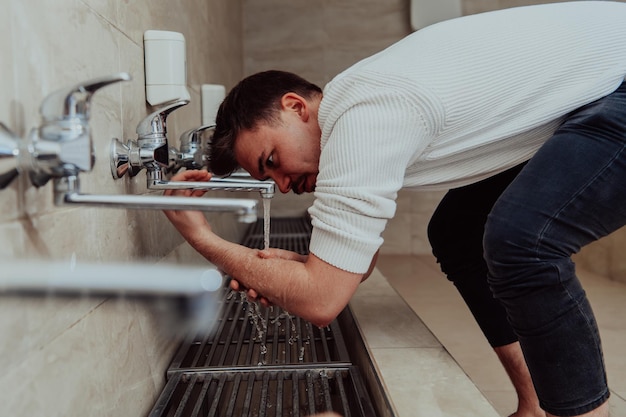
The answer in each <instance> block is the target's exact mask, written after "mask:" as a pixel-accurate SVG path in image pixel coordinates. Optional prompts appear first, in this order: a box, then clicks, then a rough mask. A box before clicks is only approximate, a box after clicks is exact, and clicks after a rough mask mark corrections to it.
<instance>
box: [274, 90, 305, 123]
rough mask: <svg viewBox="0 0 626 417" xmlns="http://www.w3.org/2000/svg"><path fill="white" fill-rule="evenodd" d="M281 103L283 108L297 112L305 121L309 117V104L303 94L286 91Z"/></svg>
mask: <svg viewBox="0 0 626 417" xmlns="http://www.w3.org/2000/svg"><path fill="white" fill-rule="evenodd" d="M280 103H281V105H282V108H283V110H286V111H293V112H295V113H296V114H297V115H298V116H299V117H300V119H302V121H303V122H306V121H307V120H308V119H309V104H308V103H307V101H306V99H305V98H304V97H302V96H301V95H299V94H296V93H293V92H289V93H285V94H284V95H283V96H282V98H281V99H280Z"/></svg>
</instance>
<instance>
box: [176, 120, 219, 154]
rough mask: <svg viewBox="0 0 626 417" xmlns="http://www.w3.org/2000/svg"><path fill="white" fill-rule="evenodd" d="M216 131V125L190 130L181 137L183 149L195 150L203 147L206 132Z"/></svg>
mask: <svg viewBox="0 0 626 417" xmlns="http://www.w3.org/2000/svg"><path fill="white" fill-rule="evenodd" d="M209 129H215V125H213V124H211V125H204V126H200V127H198V128H195V129H189V130H188V131H186V132H184V133H183V134H182V135H180V147H181V149H195V148H198V147H201V146H202V133H204V131H205V130H209Z"/></svg>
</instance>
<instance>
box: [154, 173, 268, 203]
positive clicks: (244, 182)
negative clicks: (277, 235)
mask: <svg viewBox="0 0 626 417" xmlns="http://www.w3.org/2000/svg"><path fill="white" fill-rule="evenodd" d="M149 174H152V175H148V188H149V189H151V190H182V189H192V190H202V191H245V192H255V191H256V192H259V193H260V194H261V197H262V198H272V197H274V193H275V192H276V183H274V181H271V180H268V181H258V180H255V179H235V178H211V180H209V181H204V182H201V181H166V180H163V179H162V177H161V173H160V171H156V172H150V173H149Z"/></svg>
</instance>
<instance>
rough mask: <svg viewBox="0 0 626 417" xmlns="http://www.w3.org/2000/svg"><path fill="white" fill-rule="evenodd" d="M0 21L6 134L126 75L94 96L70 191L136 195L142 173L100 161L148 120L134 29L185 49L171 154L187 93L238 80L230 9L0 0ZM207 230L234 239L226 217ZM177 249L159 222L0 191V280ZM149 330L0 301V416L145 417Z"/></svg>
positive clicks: (104, 310) (143, 214)
mask: <svg viewBox="0 0 626 417" xmlns="http://www.w3.org/2000/svg"><path fill="white" fill-rule="evenodd" d="M0 10H1V13H0V27H1V28H2V36H0V56H1V57H2V59H1V60H0V91H2V92H3V94H2V96H1V98H0V122H2V123H4V124H5V125H7V126H8V127H9V128H10V129H12V130H13V131H14V132H16V133H17V134H18V135H20V136H22V137H23V136H24V135H25V134H26V133H27V132H28V131H29V130H30V129H31V128H33V127H35V126H37V125H38V124H39V121H40V116H39V113H38V109H39V105H40V103H41V102H42V100H43V98H44V97H45V96H46V95H48V94H49V93H51V92H52V91H55V90H57V89H60V88H64V87H69V86H71V85H74V84H76V83H78V82H80V81H83V80H88V79H91V78H94V77H100V76H104V75H109V74H113V73H117V72H120V71H126V72H129V73H130V74H131V75H132V77H133V81H132V82H127V83H123V84H118V85H114V86H110V87H107V88H105V89H103V90H101V91H99V92H97V93H96V95H95V96H94V98H93V102H92V108H91V111H92V120H91V126H92V129H93V136H94V148H95V155H96V165H95V167H94V170H93V172H90V173H83V174H81V185H82V187H81V188H82V191H83V192H88V193H97V194H127V193H132V194H144V193H146V192H147V191H146V187H145V174H144V173H140V174H139V175H137V176H136V177H135V178H133V179H129V178H125V179H123V180H118V181H114V180H113V179H112V177H111V174H110V171H109V160H108V146H109V143H110V140H111V138H113V137H118V138H123V139H134V138H136V134H135V128H136V126H137V124H138V123H139V122H140V121H141V120H142V119H143V118H144V117H145V116H146V115H147V114H149V113H150V112H152V111H153V110H154V109H152V108H150V107H148V106H147V103H146V102H145V93H144V86H143V83H144V75H143V41H142V37H143V32H144V31H145V30H148V29H160V30H172V31H177V32H182V33H183V34H184V35H185V38H186V40H187V64H188V84H189V89H190V93H191V97H192V102H191V104H189V105H188V106H186V107H184V108H181V109H179V110H177V111H175V112H174V113H172V115H171V116H170V117H169V118H168V130H169V138H170V141H171V142H172V144H173V145H174V146H177V145H178V137H179V135H180V134H181V133H182V132H183V131H184V130H187V129H189V128H191V127H195V126H199V125H200V124H201V119H200V114H201V113H200V109H201V107H200V101H199V93H200V84H202V83H218V84H224V85H226V86H227V88H230V87H232V86H233V85H234V84H235V83H236V82H237V81H238V80H239V79H240V78H241V77H242V75H243V69H242V29H241V24H242V19H241V13H242V11H241V10H242V9H241V2H240V1H238V0H235V1H232V0H231V1H222V0H208V1H207V0H180V1H176V2H171V1H166V0H55V1H48V0H28V1H20V0H0ZM211 221H212V223H213V224H214V226H215V228H216V230H217V231H218V233H220V234H222V235H223V236H224V237H226V238H229V239H232V240H237V239H238V238H239V236H240V234H241V228H240V227H239V225H237V224H236V222H235V219H234V217H233V216H232V215H230V214H222V215H214V216H211ZM181 242H182V239H181V238H180V237H179V236H178V234H177V232H176V231H175V230H174V229H173V228H172V227H171V226H170V225H169V223H168V222H167V221H166V219H165V217H164V216H163V214H162V213H160V212H149V211H126V210H116V209H96V208H82V207H81V208H75V207H74V208H68V207H55V206H54V205H53V204H52V193H51V184H48V185H46V186H44V187H41V188H40V189H36V188H34V187H32V186H31V185H30V184H29V182H28V181H27V179H26V178H25V177H24V178H19V180H18V181H17V182H14V183H13V184H11V185H10V186H9V187H8V188H7V189H5V190H0V265H2V266H0V271H1V272H0V274H7V273H10V272H9V270H8V265H9V263H10V261H11V260H12V259H13V258H25V259H31V258H37V259H42V258H43V259H54V260H69V259H70V257H72V256H75V257H76V259H77V260H78V261H79V262H81V261H94V262H111V261H141V262H155V261H157V260H160V259H162V258H163V257H164V256H165V255H167V254H169V253H173V254H174V255H171V256H170V258H168V259H167V260H168V261H170V260H171V261H173V262H186V261H189V259H192V258H190V257H188V256H185V257H183V256H180V254H179V253H178V252H179V251H180V248H181ZM175 249H176V251H174V250H175ZM192 261H193V262H196V263H197V262H203V260H202V259H200V258H199V257H196V258H193V259H192ZM85 279H86V280H87V279H89V277H85ZM162 319H163V318H162V317H159V316H156V315H155V314H154V312H153V310H152V309H151V308H149V305H147V304H146V303H141V302H138V301H132V300H117V299H74V298H42V299H35V298H18V297H2V298H0V365H1V367H2V369H3V372H2V374H1V375H0V415H2V416H14V417H18V416H44V415H45V416H47V417H50V416H87V415H88V416H111V415H119V416H143V415H147V412H148V411H149V410H150V409H151V407H152V405H153V403H154V400H155V398H156V396H157V395H158V394H159V393H160V390H161V389H162V386H163V382H164V370H165V367H166V365H167V364H168V362H169V360H170V359H171V356H172V354H173V349H175V347H176V345H177V343H178V340H177V339H176V338H174V337H172V334H171V333H170V332H169V331H167V330H166V329H165V328H164V326H163V321H162Z"/></svg>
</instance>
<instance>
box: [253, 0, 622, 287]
mask: <svg viewBox="0 0 626 417" xmlns="http://www.w3.org/2000/svg"><path fill="white" fill-rule="evenodd" d="M540 3H548V1H537V0H534V1H533V0H463V2H462V6H463V13H464V14H473V13H479V12H486V11H490V10H496V9H502V8H508V7H515V6H524V5H531V4H540ZM409 9H410V1H408V0H390V1H384V2H383V1H376V0H351V1H347V0H346V1H336V0H335V1H332V0H324V1H316V2H311V1H308V0H264V1H253V0H245V1H244V71H245V73H246V75H249V74H252V73H254V72H257V71H263V70H267V69H282V70H286V71H292V72H295V73H297V74H300V75H301V76H303V77H305V78H307V79H309V80H310V81H312V82H314V83H317V84H318V85H320V86H323V85H324V84H325V83H327V82H328V81H329V80H330V79H331V78H332V77H333V76H334V75H336V74H337V73H339V72H341V71H342V70H344V69H345V68H347V67H349V66H350V65H352V64H353V63H355V62H357V61H359V60H360V59H362V58H365V57H367V56H369V55H371V54H373V53H375V52H377V51H379V50H381V49H383V48H385V47H386V46H388V45H390V44H392V43H394V42H395V41H397V40H400V39H401V38H403V37H404V36H406V35H408V34H409V33H410V31H411V29H410V25H409ZM441 196H442V194H441V193H430V192H428V193H426V192H419V193H415V192H408V191H401V192H400V195H399V198H398V210H397V212H396V216H395V218H394V219H393V220H391V221H390V222H389V224H388V226H387V229H386V230H385V232H384V234H383V237H384V238H385V243H384V245H383V247H382V248H381V252H382V253H387V254H423V253H430V245H429V244H428V239H427V237H426V226H427V223H428V219H429V218H430V215H431V214H432V211H433V210H434V208H435V207H436V205H437V203H438V201H439V199H440V198H441ZM311 203H312V197H311V196H308V197H306V196H305V197H296V196H284V197H282V199H281V204H275V206H276V207H277V210H282V209H283V208H289V209H290V211H291V212H304V211H305V210H306V208H307V207H308V206H310V204H311ZM277 212H279V211H277ZM407 231H410V232H407ZM624 236H626V231H620V232H618V233H616V234H614V235H613V236H610V237H608V238H607V239H604V240H603V241H601V242H598V243H596V244H594V245H592V246H591V247H589V248H586V249H585V250H584V251H583V253H582V254H581V255H580V256H578V257H577V261H578V262H579V263H580V264H581V265H582V266H584V267H586V268H588V269H591V270H594V271H596V272H600V273H603V274H606V275H607V276H610V277H612V278H614V279H617V280H622V281H624V282H626V258H624V257H623V256H622V255H621V254H622V253H623V248H624V242H622V241H625V240H626V237H624Z"/></svg>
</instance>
